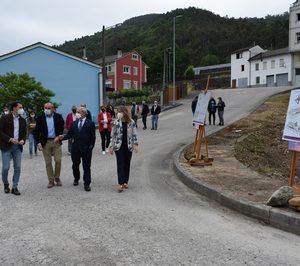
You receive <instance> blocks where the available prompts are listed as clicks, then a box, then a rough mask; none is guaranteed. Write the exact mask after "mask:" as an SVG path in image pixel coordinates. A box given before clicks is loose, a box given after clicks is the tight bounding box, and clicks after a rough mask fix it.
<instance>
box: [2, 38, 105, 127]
mask: <svg viewBox="0 0 300 266" xmlns="http://www.w3.org/2000/svg"><path fill="white" fill-rule="evenodd" d="M9 72H13V73H16V74H23V73H28V74H29V75H30V76H32V77H34V78H35V79H36V80H37V81H39V82H41V83H42V85H43V87H45V88H46V89H50V90H51V91H53V92H54V93H55V96H54V97H53V101H55V102H57V103H60V104H61V105H60V106H59V108H58V110H57V112H58V113H61V114H62V115H63V117H64V118H66V115H67V114H68V113H69V112H70V111H71V107H72V105H76V106H78V105H80V104H81V103H85V104H86V105H87V108H88V109H89V110H90V111H91V113H92V116H93V120H94V121H96V120H97V115H98V112H99V108H100V104H101V103H102V95H103V94H102V69H101V67H100V66H99V65H96V64H94V63H92V62H89V61H87V60H84V59H81V58H78V57H75V56H72V55H69V54H67V53H64V52H61V51H59V50H57V49H54V48H52V47H50V46H48V45H45V44H43V43H40V42H39V43H35V44H33V45H30V46H27V47H24V48H22V49H20V50H16V51H14V52H11V53H8V54H5V55H2V56H0V75H5V74H6V73H9ZM25 107H26V106H25Z"/></svg>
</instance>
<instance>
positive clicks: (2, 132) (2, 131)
mask: <svg viewBox="0 0 300 266" xmlns="http://www.w3.org/2000/svg"><path fill="white" fill-rule="evenodd" d="M11 110H12V112H11V113H10V114H6V115H4V116H3V117H1V119H0V149H1V154H2V181H3V184H4V192H5V193H9V192H10V188H9V182H8V171H9V167H10V160H11V159H13V164H14V175H13V186H12V189H11V193H12V194H14V195H17V196H19V195H21V193H20V192H19V190H18V183H19V180H20V175H21V157H22V151H23V145H24V144H25V140H26V121H25V119H24V118H23V117H22V115H23V114H24V109H23V106H22V104H21V103H19V102H14V103H12V105H11Z"/></svg>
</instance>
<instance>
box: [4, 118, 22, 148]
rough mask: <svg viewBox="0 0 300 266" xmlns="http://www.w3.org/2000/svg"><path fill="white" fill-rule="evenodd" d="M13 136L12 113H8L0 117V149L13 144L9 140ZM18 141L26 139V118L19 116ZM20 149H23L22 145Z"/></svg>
mask: <svg viewBox="0 0 300 266" xmlns="http://www.w3.org/2000/svg"><path fill="white" fill-rule="evenodd" d="M13 137H14V118H13V114H12V113H11V114H8V115H5V116H2V117H1V118H0V149H1V150H8V149H9V148H10V147H11V146H12V145H13V144H12V143H10V142H9V139H10V138H13ZM18 140H19V141H20V140H24V143H25V140H26V120H25V119H24V118H23V117H21V116H20V117H19V139H18ZM19 146H20V150H21V151H23V146H22V145H19Z"/></svg>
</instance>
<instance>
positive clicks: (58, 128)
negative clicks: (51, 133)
mask: <svg viewBox="0 0 300 266" xmlns="http://www.w3.org/2000/svg"><path fill="white" fill-rule="evenodd" d="M53 119H54V128H55V136H56V137H58V136H59V135H62V134H63V133H64V124H65V122H64V119H63V118H62V116H61V115H60V114H58V113H53ZM35 139H36V143H41V144H42V147H44V146H45V145H46V143H47V139H48V126H47V122H46V115H45V114H42V115H40V116H38V118H37V119H36V127H35Z"/></svg>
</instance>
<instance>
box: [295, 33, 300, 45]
mask: <svg viewBox="0 0 300 266" xmlns="http://www.w3.org/2000/svg"><path fill="white" fill-rule="evenodd" d="M296 43H300V32H297V33H296Z"/></svg>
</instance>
